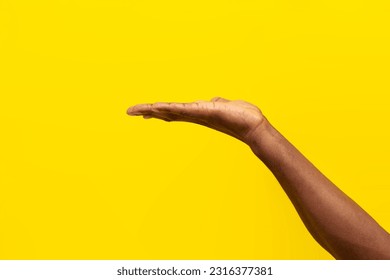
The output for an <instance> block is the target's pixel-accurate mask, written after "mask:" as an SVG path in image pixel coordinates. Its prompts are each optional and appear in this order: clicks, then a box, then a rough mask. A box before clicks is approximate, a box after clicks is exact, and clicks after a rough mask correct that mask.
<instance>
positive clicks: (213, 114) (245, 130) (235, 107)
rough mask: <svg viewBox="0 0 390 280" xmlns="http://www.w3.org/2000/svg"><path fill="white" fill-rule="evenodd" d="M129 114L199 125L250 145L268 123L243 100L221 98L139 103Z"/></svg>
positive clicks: (255, 108)
mask: <svg viewBox="0 0 390 280" xmlns="http://www.w3.org/2000/svg"><path fill="white" fill-rule="evenodd" d="M127 114H129V115H131V116H143V117H144V118H145V119H149V118H157V119H161V120H164V121H168V122H170V121H184V122H192V123H197V124H200V125H204V126H207V127H210V128H212V129H215V130H218V131H221V132H223V133H226V134H228V135H230V136H233V137H235V138H237V139H239V140H241V141H243V142H245V143H247V144H250V143H251V142H252V137H253V135H254V132H255V131H256V130H258V129H261V126H262V124H263V122H264V120H265V118H264V116H263V114H262V113H261V111H260V110H259V108H257V107H256V106H254V105H252V104H250V103H248V102H245V101H242V100H233V101H230V100H227V99H224V98H221V97H215V98H213V99H211V100H210V101H197V102H191V103H161V102H158V103H154V104H138V105H135V106H132V107H130V108H129V109H128V110H127Z"/></svg>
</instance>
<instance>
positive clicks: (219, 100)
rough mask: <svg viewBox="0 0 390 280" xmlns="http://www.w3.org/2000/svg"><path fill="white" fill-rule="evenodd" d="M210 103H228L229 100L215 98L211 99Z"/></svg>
mask: <svg viewBox="0 0 390 280" xmlns="http://www.w3.org/2000/svg"><path fill="white" fill-rule="evenodd" d="M211 101H212V102H229V101H230V100H228V99H225V98H222V97H219V96H217V97H214V98H212V99H211Z"/></svg>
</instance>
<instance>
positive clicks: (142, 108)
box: [127, 104, 153, 116]
mask: <svg viewBox="0 0 390 280" xmlns="http://www.w3.org/2000/svg"><path fill="white" fill-rule="evenodd" d="M152 106H153V104H137V105H134V106H131V107H130V108H128V109H127V114H128V115H131V116H140V115H145V114H148V113H151V112H152Z"/></svg>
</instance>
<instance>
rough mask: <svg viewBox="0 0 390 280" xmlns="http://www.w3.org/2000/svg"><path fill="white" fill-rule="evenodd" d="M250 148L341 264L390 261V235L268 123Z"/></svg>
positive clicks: (259, 130)
mask: <svg viewBox="0 0 390 280" xmlns="http://www.w3.org/2000/svg"><path fill="white" fill-rule="evenodd" d="M251 139H252V141H251V142H250V143H248V144H249V145H250V147H251V149H252V150H253V152H254V153H255V154H256V155H257V156H258V157H259V159H261V160H262V161H263V162H264V164H265V165H266V166H267V167H268V168H269V169H270V170H271V172H272V173H273V174H274V175H275V177H276V178H277V180H278V181H279V183H280V184H281V186H282V187H283V189H284V191H285V192H286V194H287V195H288V197H289V198H290V200H291V201H292V203H293V205H294V207H295V208H296V210H297V212H298V214H299V215H300V217H301V219H302V221H303V222H304V224H305V226H306V227H307V229H308V230H309V232H310V233H311V234H312V236H313V237H314V238H315V239H316V240H317V242H318V243H320V244H321V245H322V246H323V247H324V248H325V249H326V250H327V251H329V252H330V253H331V254H332V255H333V256H334V257H335V258H338V259H382V258H385V259H390V236H389V234H388V233H387V232H386V231H385V230H384V229H383V228H381V227H380V226H379V225H378V224H377V223H376V222H375V220H374V219H372V218H371V217H370V216H369V215H368V214H367V213H366V212H365V211H364V210H363V209H362V208H360V207H359V206H358V205H357V204H356V203H355V202H354V201H353V200H352V199H350V198H349V197H348V196H347V195H345V194H344V193H343V192H342V191H341V190H340V189H338V188H337V187H336V186H335V185H334V184H333V183H332V182H331V181H330V180H328V179H327V178H326V177H325V176H324V175H323V174H322V173H321V172H320V171H319V170H318V169H317V168H316V167H315V166H314V165H313V164H311V163H310V162H309V161H308V160H307V159H306V158H305V157H304V156H303V155H302V154H301V153H300V152H299V151H298V150H297V149H296V148H295V147H294V146H293V145H292V144H291V143H289V142H288V141H287V140H286V139H285V138H284V137H283V136H282V135H281V134H280V133H279V132H278V131H277V130H276V129H275V128H273V127H272V125H271V124H270V123H269V122H268V121H267V120H266V119H265V120H264V122H263V123H262V124H261V126H259V127H258V129H256V130H255V131H254V135H252V137H251Z"/></svg>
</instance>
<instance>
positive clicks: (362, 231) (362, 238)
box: [128, 98, 390, 259]
mask: <svg viewBox="0 0 390 280" xmlns="http://www.w3.org/2000/svg"><path fill="white" fill-rule="evenodd" d="M128 114H129V115H143V116H144V118H151V117H153V118H159V119H162V120H165V121H187V122H193V123H198V124H201V125H204V126H208V127H210V128H213V129H216V130H219V131H221V132H224V133H226V134H229V135H231V136H233V137H236V138H237V139H239V140H241V141H243V142H245V143H246V144H248V145H249V147H250V148H251V149H252V151H253V152H254V153H255V154H256V156H257V157H258V158H259V159H260V160H262V161H263V162H264V164H265V165H266V166H267V167H268V168H269V169H270V170H271V172H272V173H273V174H274V175H275V177H276V178H277V180H278V181H279V183H280V184H281V186H282V187H283V189H284V191H285V192H286V194H287V195H288V197H289V198H290V200H291V202H292V203H293V205H294V207H295V209H296V210H297V212H298V214H299V216H300V217H301V219H302V221H303V222H304V224H305V226H306V227H307V229H308V230H309V232H310V233H311V235H312V236H313V237H314V238H315V240H316V241H317V242H318V243H319V244H320V245H321V246H322V247H324V248H325V249H326V250H327V251H328V252H329V253H331V254H332V255H333V256H334V257H335V258H337V259H390V235H389V234H388V233H387V232H386V231H385V230H384V229H383V228H382V227H381V226H380V225H379V224H378V223H377V222H376V221H375V220H374V219H373V218H371V217H370V215H368V214H367V213H366V212H365V211H364V210H363V209H362V208H361V207H360V206H359V205H357V204H356V203H355V202H354V201H353V200H352V199H350V198H349V197H348V196H347V195H345V194H344V193H343V192H342V191H341V190H340V189H339V188H337V187H336V186H335V185H334V184H333V183H332V182H331V181H330V180H329V179H327V178H326V177H325V176H324V175H323V174H322V173H321V172H320V171H319V170H318V169H317V168H316V167H315V166H314V165H313V164H311V163H310V162H309V161H308V160H307V159H306V158H305V157H304V156H303V155H302V154H301V153H300V152H299V151H298V150H297V149H296V148H295V147H294V146H293V145H292V144H291V143H290V142H288V140H287V139H285V138H284V137H283V136H282V135H281V134H280V133H279V132H278V131H277V130H276V129H275V128H274V127H273V126H272V125H271V124H270V123H269V122H268V120H267V119H266V118H265V117H264V116H263V114H262V113H261V111H260V110H259V109H258V108H257V107H256V106H254V105H252V104H250V103H247V102H245V101H240V100H236V101H229V100H226V99H223V98H213V99H212V100H211V101H210V102H207V101H198V102H193V103H155V104H140V105H136V106H133V107H130V108H129V109H128Z"/></svg>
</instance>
